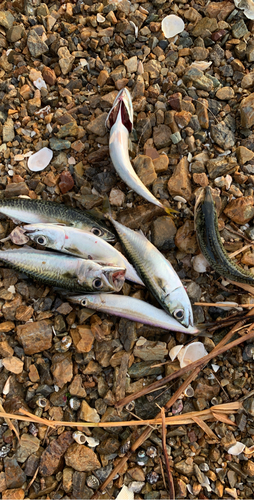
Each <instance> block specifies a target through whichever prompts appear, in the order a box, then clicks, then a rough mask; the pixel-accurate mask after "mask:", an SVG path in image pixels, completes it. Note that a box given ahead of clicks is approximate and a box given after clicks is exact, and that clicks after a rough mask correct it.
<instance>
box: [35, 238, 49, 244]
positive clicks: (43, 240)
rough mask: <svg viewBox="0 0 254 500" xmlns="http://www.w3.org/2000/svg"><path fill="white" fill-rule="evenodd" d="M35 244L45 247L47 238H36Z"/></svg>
mask: <svg viewBox="0 0 254 500" xmlns="http://www.w3.org/2000/svg"><path fill="white" fill-rule="evenodd" d="M36 242H37V243H39V245H46V243H47V238H45V236H37V238H36Z"/></svg>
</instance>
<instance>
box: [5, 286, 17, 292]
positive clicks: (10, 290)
mask: <svg viewBox="0 0 254 500" xmlns="http://www.w3.org/2000/svg"><path fill="white" fill-rule="evenodd" d="M7 292H10V293H15V292H16V290H15V286H14V285H10V286H9V288H7Z"/></svg>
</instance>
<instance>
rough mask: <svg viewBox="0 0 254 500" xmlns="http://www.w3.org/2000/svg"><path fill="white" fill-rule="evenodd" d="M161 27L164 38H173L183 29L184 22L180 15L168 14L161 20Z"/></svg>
mask: <svg viewBox="0 0 254 500" xmlns="http://www.w3.org/2000/svg"><path fill="white" fill-rule="evenodd" d="M161 29H162V31H163V33H164V35H165V37H166V38H173V37H174V36H176V35H178V34H179V33H182V31H183V30H184V22H183V20H182V19H181V17H179V16H175V14H170V15H169V16H166V17H164V19H163V20H162V23H161Z"/></svg>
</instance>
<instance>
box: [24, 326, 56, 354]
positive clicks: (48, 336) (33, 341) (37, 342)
mask: <svg viewBox="0 0 254 500" xmlns="http://www.w3.org/2000/svg"><path fill="white" fill-rule="evenodd" d="M17 337H18V341H19V342H20V343H21V344H22V346H23V348H24V351H25V354H28V355H29V354H35V353H37V352H41V351H44V350H45V351H46V350H47V349H50V347H51V345H52V326H51V322H50V321H49V320H42V321H36V322H33V323H27V324H26V325H19V326H17Z"/></svg>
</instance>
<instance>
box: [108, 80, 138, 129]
mask: <svg viewBox="0 0 254 500" xmlns="http://www.w3.org/2000/svg"><path fill="white" fill-rule="evenodd" d="M118 119H119V120H120V121H121V123H122V124H123V125H124V126H125V127H126V129H127V130H128V132H129V133H130V132H131V131H132V127H133V106H132V100H131V95H130V92H129V91H128V89H127V88H124V89H122V90H120V92H118V94H117V96H116V98H115V100H114V103H113V106H112V108H111V110H110V112H109V114H108V116H107V118H106V127H107V128H108V129H109V130H110V129H111V128H112V127H113V126H114V125H115V123H116V122H117V120H118Z"/></svg>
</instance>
